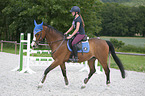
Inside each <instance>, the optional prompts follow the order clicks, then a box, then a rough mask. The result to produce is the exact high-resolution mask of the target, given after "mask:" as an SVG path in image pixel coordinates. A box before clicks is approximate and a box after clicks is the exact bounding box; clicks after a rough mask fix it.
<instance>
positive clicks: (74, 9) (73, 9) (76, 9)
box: [70, 6, 80, 12]
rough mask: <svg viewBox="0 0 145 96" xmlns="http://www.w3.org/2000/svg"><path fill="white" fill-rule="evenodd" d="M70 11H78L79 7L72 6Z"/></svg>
mask: <svg viewBox="0 0 145 96" xmlns="http://www.w3.org/2000/svg"><path fill="white" fill-rule="evenodd" d="M70 12H80V8H79V7H78V6H73V7H72V8H71V10H70Z"/></svg>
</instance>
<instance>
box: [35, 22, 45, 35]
mask: <svg viewBox="0 0 145 96" xmlns="http://www.w3.org/2000/svg"><path fill="white" fill-rule="evenodd" d="M34 25H35V28H34V35H36V34H37V33H38V32H40V31H42V30H43V27H42V25H43V22H42V23H41V24H37V23H36V21H35V20H34Z"/></svg>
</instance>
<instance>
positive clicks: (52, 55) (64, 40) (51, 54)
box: [51, 37, 65, 57]
mask: <svg viewBox="0 0 145 96" xmlns="http://www.w3.org/2000/svg"><path fill="white" fill-rule="evenodd" d="M62 40H63V41H62ZM58 41H62V42H61V43H60V44H59V46H58V47H57V48H56V49H55V50H54V51H53V52H52V53H51V56H52V57H53V54H54V53H55V52H56V51H57V50H58V49H59V48H60V46H61V45H62V44H63V42H64V41H65V37H64V38H63V39H61V40H57V41H53V42H51V44H52V43H54V42H58Z"/></svg>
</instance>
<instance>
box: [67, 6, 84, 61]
mask: <svg viewBox="0 0 145 96" xmlns="http://www.w3.org/2000/svg"><path fill="white" fill-rule="evenodd" d="M70 12H71V13H72V15H73V16H74V20H73V22H72V26H71V27H70V28H69V30H68V31H67V32H66V33H65V34H68V33H69V32H70V31H72V30H73V29H75V30H74V32H73V33H72V34H71V35H70V36H69V37H67V39H70V38H72V37H73V36H75V38H74V40H73V41H72V48H73V49H72V53H73V55H74V56H72V57H71V58H72V59H70V60H71V61H73V62H77V61H78V55H77V43H78V42H79V41H81V40H82V39H83V38H84V36H85V30H84V26H85V24H84V21H83V18H82V16H81V15H80V8H79V7H78V6H73V7H72V8H71V10H70Z"/></svg>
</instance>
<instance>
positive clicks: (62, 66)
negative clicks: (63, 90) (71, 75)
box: [60, 63, 68, 85]
mask: <svg viewBox="0 0 145 96" xmlns="http://www.w3.org/2000/svg"><path fill="white" fill-rule="evenodd" d="M60 68H61V71H62V74H63V77H64V81H65V85H68V79H67V76H66V67H65V63H63V64H61V65H60Z"/></svg>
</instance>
